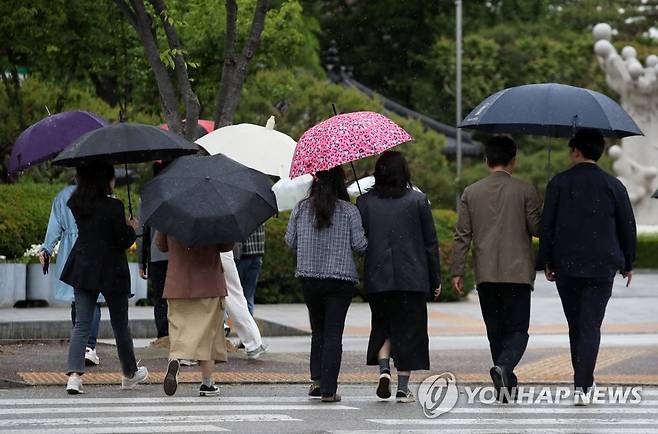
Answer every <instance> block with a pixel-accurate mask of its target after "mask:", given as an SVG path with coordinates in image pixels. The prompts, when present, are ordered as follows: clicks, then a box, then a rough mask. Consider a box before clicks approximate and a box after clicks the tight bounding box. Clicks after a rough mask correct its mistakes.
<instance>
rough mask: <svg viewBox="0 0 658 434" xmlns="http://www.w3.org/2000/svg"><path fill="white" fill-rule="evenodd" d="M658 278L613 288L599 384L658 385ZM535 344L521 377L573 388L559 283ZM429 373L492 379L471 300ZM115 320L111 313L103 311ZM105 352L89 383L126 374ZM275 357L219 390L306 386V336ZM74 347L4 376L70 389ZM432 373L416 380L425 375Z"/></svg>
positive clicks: (535, 312)
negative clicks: (68, 366) (240, 386)
mask: <svg viewBox="0 0 658 434" xmlns="http://www.w3.org/2000/svg"><path fill="white" fill-rule="evenodd" d="M657 285H658V275H656V274H637V275H636V276H635V278H634V281H633V284H632V286H631V288H625V287H624V286H623V281H622V280H621V279H618V280H617V284H616V286H615V288H614V291H613V297H612V299H611V300H610V303H609V306H608V311H607V316H606V321H605V323H604V327H603V331H604V335H603V338H602V345H601V352H600V355H599V362H598V366H597V382H599V383H601V384H604V383H616V384H621V383H624V384H658V363H656V361H658V315H657V314H656V313H657V312H658V288H657ZM532 303H533V304H532V316H531V330H530V333H531V338H530V342H529V344H528V350H527V352H526V355H525V356H524V359H523V361H522V363H521V365H519V368H518V375H519V378H520V379H521V381H523V382H534V383H550V384H556V383H568V382H570V381H571V378H572V370H571V363H570V359H569V350H568V348H569V343H568V337H567V333H566V331H567V329H566V321H565V319H564V314H563V312H562V308H561V305H560V301H559V298H558V297H557V295H556V291H555V289H554V286H553V285H552V284H550V283H549V282H546V281H545V280H544V279H543V276H540V277H538V283H537V285H536V290H535V293H534V295H533V301H532ZM428 310H429V333H430V336H431V340H430V348H431V365H432V373H441V372H445V371H449V372H453V373H454V374H455V375H456V376H457V378H458V380H459V381H462V382H488V381H489V377H488V370H489V367H490V363H491V362H490V355H489V351H488V342H487V340H486V336H485V332H484V324H483V323H482V317H481V313H480V308H479V304H478V301H477V293H473V294H472V295H471V296H470V297H469V299H468V300H467V301H464V302H459V303H430V304H428ZM255 313H256V317H257V318H261V319H264V320H266V322H268V323H278V324H283V325H285V326H287V327H288V328H289V329H301V330H306V331H308V330H309V324H308V314H307V312H306V308H305V306H304V305H301V304H297V305H258V306H256V312H255ZM68 315H69V314H68V310H67V309H62V308H52V309H50V308H48V309H38V308H33V309H6V310H0V322H11V321H30V320H34V319H35V318H40V319H42V320H52V321H62V320H67V319H68ZM104 315H105V318H108V316H107V313H105V314H104ZM151 315H152V309H151V308H146V307H142V308H140V307H135V308H131V311H130V317H131V319H140V320H142V321H146V320H149V319H150V318H152V316H151ZM369 325H370V310H369V308H368V306H367V304H364V303H353V304H352V306H351V307H350V310H349V312H348V317H347V321H346V330H345V338H344V343H343V348H344V356H343V368H342V376H341V381H342V382H349V383H359V382H371V381H374V379H375V378H376V369H373V368H372V367H367V366H365V365H364V364H363V363H364V358H365V356H364V352H365V348H366V346H367V337H368V333H369V330H370V327H369ZM103 342H105V344H101V345H100V346H99V349H98V351H99V354H100V356H101V358H102V363H101V366H100V367H97V368H91V369H90V371H89V373H88V374H86V375H85V382H86V383H88V384H92V383H118V382H119V380H120V373H119V372H120V369H119V364H118V360H117V359H116V356H115V350H114V348H113V347H112V346H111V345H109V343H111V342H112V341H111V340H109V341H103ZM148 342H149V340H148V339H137V340H136V341H135V346H136V348H137V350H136V351H137V356H138V358H140V359H141V360H142V362H143V363H144V364H145V365H147V366H148V367H149V369H150V371H151V381H153V382H159V381H161V380H162V373H163V371H164V368H165V364H166V359H167V351H166V350H163V349H153V348H147V345H148ZM266 342H267V343H268V344H269V345H270V352H269V353H268V354H266V355H265V356H263V358H262V359H261V360H258V361H251V360H247V358H246V357H245V355H244V353H243V352H235V353H231V354H230V360H229V363H227V364H222V365H221V366H218V372H219V373H218V374H217V380H218V381H220V382H222V383H234V382H235V383H245V382H255V383H270V382H272V383H276V382H306V381H307V379H308V374H307V371H308V351H309V347H310V338H309V337H308V336H297V337H293V336H286V337H273V338H267V339H266ZM66 351H67V343H66V341H62V340H55V341H47V342H42V343H40V342H26V343H22V344H12V345H0V379H2V378H5V379H10V380H16V381H24V382H27V383H30V384H64V383H65V380H66V378H65V376H64V375H63V374H62V371H63V370H64V369H65V366H64V362H65V360H66ZM197 372H198V371H197V370H196V369H194V368H185V369H184V372H183V375H182V380H183V381H198V374H197ZM428 374H429V372H424V373H419V375H418V376H417V377H416V378H424V377H425V376H426V375H428Z"/></svg>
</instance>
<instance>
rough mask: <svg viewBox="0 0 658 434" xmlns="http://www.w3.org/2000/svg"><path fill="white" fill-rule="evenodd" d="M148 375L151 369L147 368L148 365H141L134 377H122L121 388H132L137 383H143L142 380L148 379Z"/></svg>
mask: <svg viewBox="0 0 658 434" xmlns="http://www.w3.org/2000/svg"><path fill="white" fill-rule="evenodd" d="M148 376H149V370H148V369H146V366H140V367H138V368H137V372H135V375H133V377H132V378H128V377H123V378H122V379H121V389H123V390H126V389H132V388H133V387H135V386H136V385H137V383H141V382H142V381H144V380H146V379H147V378H148Z"/></svg>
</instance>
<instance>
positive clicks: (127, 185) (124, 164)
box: [123, 162, 133, 220]
mask: <svg viewBox="0 0 658 434" xmlns="http://www.w3.org/2000/svg"><path fill="white" fill-rule="evenodd" d="M123 167H124V168H125V169H126V189H127V190H128V212H129V213H130V219H131V220H132V218H133V203H132V200H131V199H130V178H128V176H127V175H128V162H125V163H123Z"/></svg>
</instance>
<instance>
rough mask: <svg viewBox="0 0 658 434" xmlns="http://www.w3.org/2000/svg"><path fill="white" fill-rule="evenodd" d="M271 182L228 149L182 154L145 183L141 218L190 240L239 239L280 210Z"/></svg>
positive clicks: (192, 242) (195, 243)
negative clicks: (227, 152) (228, 153)
mask: <svg viewBox="0 0 658 434" xmlns="http://www.w3.org/2000/svg"><path fill="white" fill-rule="evenodd" d="M271 188H272V183H271V182H270V179H269V177H268V176H267V175H264V174H263V173H260V172H258V171H256V170H253V169H250V168H248V167H246V166H243V165H242V164H240V163H238V162H236V161H234V160H231V159H230V158H228V157H226V156H224V155H221V154H219V155H214V156H201V155H189V156H185V157H180V158H178V159H177V160H175V161H174V162H172V163H171V164H170V165H169V166H168V167H167V168H166V169H165V170H163V171H162V172H161V173H160V174H159V175H158V176H156V177H155V178H153V179H152V180H151V181H149V182H147V183H146V184H145V185H144V186H143V187H142V190H141V195H142V219H143V220H144V223H145V224H147V225H149V226H153V227H154V228H156V229H157V230H159V231H161V232H163V233H166V234H168V235H171V236H173V237H174V238H176V239H177V240H179V241H180V242H181V243H183V244H185V245H187V246H204V245H212V244H218V243H227V242H236V241H241V240H244V239H246V238H247V237H249V235H251V233H252V232H253V231H255V230H256V229H257V228H258V227H259V226H260V225H261V224H263V223H264V222H265V221H266V220H267V219H268V218H270V217H271V216H272V215H274V214H275V213H276V199H275V198H274V193H273V192H272V190H271Z"/></svg>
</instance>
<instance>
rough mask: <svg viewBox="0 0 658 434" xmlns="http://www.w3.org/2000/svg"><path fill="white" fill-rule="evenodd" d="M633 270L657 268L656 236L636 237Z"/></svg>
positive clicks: (657, 249) (657, 250)
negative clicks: (635, 254) (635, 256)
mask: <svg viewBox="0 0 658 434" xmlns="http://www.w3.org/2000/svg"><path fill="white" fill-rule="evenodd" d="M635 268H658V234H652V235H640V236H639V237H638V240H637V258H636V259H635Z"/></svg>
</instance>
